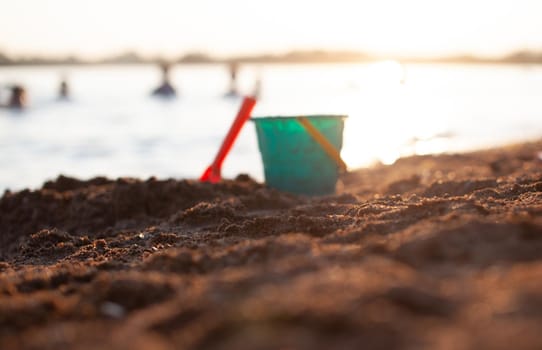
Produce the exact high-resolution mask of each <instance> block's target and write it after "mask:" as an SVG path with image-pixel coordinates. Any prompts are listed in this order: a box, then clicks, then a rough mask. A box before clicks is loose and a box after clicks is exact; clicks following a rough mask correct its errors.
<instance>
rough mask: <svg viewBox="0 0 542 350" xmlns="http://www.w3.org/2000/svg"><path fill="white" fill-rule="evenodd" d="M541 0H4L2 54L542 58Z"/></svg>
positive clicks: (0, 25)
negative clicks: (540, 54) (527, 53)
mask: <svg viewBox="0 0 542 350" xmlns="http://www.w3.org/2000/svg"><path fill="white" fill-rule="evenodd" d="M541 15H542V0H331V1H320V0H11V1H8V0H0V52H5V53H7V54H9V55H12V56H24V55H35V54H37V55H44V56H51V57H54V56H64V55H72V54H73V55H76V56H79V57H83V58H99V57H104V56H107V55H111V54H117V53H121V52H126V51H136V52H138V53H141V54H143V55H145V56H155V55H159V56H165V57H175V56H179V55H182V54H185V53H187V52H194V51H199V52H205V53H209V54H214V55H218V56H224V57H226V56H231V55H237V54H256V53H280V52H286V51H290V50H305V49H307V50H309V49H330V50H334V49H339V50H356V51H363V52H367V53H372V54H378V55H398V56H441V55H455V54H475V55H480V56H499V55H503V54H506V53H509V52H511V51H515V50H523V49H528V50H542V24H541V23H540V18H541Z"/></svg>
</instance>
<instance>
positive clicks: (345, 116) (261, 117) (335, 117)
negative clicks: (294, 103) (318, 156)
mask: <svg viewBox="0 0 542 350" xmlns="http://www.w3.org/2000/svg"><path fill="white" fill-rule="evenodd" d="M297 118H312V119H319V118H334V119H346V118H348V115H346V114H307V115H303V114H299V115H273V116H254V117H251V118H250V121H252V122H257V121H260V120H276V119H285V120H289V119H297Z"/></svg>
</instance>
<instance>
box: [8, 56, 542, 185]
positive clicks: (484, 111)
mask: <svg viewBox="0 0 542 350" xmlns="http://www.w3.org/2000/svg"><path fill="white" fill-rule="evenodd" d="M62 74H65V75H67V76H68V78H69V82H70V85H71V88H72V93H73V100H72V101H71V102H59V101H57V100H56V96H55V94H56V90H57V88H58V84H59V80H60V76H61V75H62ZM159 74H160V72H159V71H158V69H156V68H155V67H152V66H117V67H110V66H99V67H52V68H51V67H26V68H1V69H0V84H7V83H11V82H20V83H22V84H24V85H25V86H26V87H27V89H28V92H29V96H30V99H31V107H30V108H29V109H28V110H27V111H25V112H23V113H14V112H9V111H6V110H0V150H1V152H0V166H1V169H2V170H1V171H0V189H5V188H8V187H9V188H11V189H20V188H23V187H37V186H39V185H41V183H42V182H43V181H44V180H46V179H50V178H54V177H56V176H57V175H58V174H59V173H63V174H67V175H72V176H77V177H82V178H88V177H91V176H96V175H106V176H109V177H116V176H136V177H143V178H145V177H148V176H152V175H155V176H158V177H176V178H180V177H188V178H194V177H197V176H199V175H200V173H201V172H202V171H203V169H204V168H205V167H206V166H207V165H208V164H209V163H210V162H211V160H212V158H213V156H214V154H215V152H216V150H217V148H218V146H219V144H220V142H221V141H222V138H223V136H224V134H225V133H226V131H227V129H228V127H229V125H230V123H231V121H232V118H233V116H234V115H235V113H236V111H237V108H238V104H239V102H240V101H239V100H235V99H225V98H222V97H221V96H222V94H223V93H224V92H225V91H226V90H227V87H228V71H227V69H226V68H225V67H222V66H220V65H201V66H197V65H196V66H182V67H176V68H175V69H174V71H173V77H172V80H173V83H174V85H176V86H177V87H178V89H179V90H180V94H181V97H180V98H179V99H177V100H173V101H161V100H156V99H153V98H150V97H149V96H148V94H149V92H150V90H151V89H152V88H153V87H155V86H156V84H157V83H158V80H159ZM239 76H240V82H239V85H240V88H241V90H242V91H244V92H247V93H248V92H250V91H252V89H253V87H254V82H255V80H256V77H257V76H261V79H262V98H261V100H260V101H259V102H258V104H257V106H256V108H255V110H254V115H256V116H265V115H303V114H325V113H330V114H347V115H349V118H348V120H347V122H346V129H345V134H344V147H343V151H342V154H343V157H344V158H345V160H346V162H347V163H348V164H349V166H350V167H354V168H355V167H359V166H365V165H368V164H370V163H372V162H375V161H381V162H384V163H391V162H393V161H394V160H396V159H397V158H398V157H400V156H405V155H410V154H426V153H439V152H446V151H463V150H469V149H475V148H480V147H487V146H493V145H499V144H503V143H509V142H515V141H520V140H524V139H531V138H537V137H541V136H542V123H541V120H542V104H540V96H541V95H542V67H540V66H504V65H487V66H485V65H405V66H402V65H400V64H398V63H397V62H393V61H387V62H377V63H372V64H359V65H290V66H287V65H284V66H282V65H274V66H254V65H247V66H243V67H242V68H241V71H240V75H239ZM6 97H7V90H0V100H2V99H5V98H6ZM241 172H244V173H249V174H250V175H252V176H253V177H255V178H257V179H259V180H261V179H262V178H263V175H262V173H263V172H262V165H261V161H260V158H259V153H258V149H257V141H256V135H255V132H254V127H253V125H247V126H246V127H245V129H244V130H243V132H242V134H241V136H240V138H239V140H238V142H237V143H236V145H235V147H234V149H233V151H232V153H231V155H230V156H229V157H228V159H227V160H226V162H225V164H224V169H223V173H224V175H225V176H227V177H232V176H235V175H236V174H238V173H241Z"/></svg>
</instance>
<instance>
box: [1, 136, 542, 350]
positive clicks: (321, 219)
mask: <svg viewBox="0 0 542 350" xmlns="http://www.w3.org/2000/svg"><path fill="white" fill-rule="evenodd" d="M540 152H542V141H540V142H537V143H528V144H522V145H517V146H510V147H506V148H500V149H492V150H487V151H480V152H475V153H469V154H459V155H441V156H423V157H413V158H407V159H402V160H399V161H398V162H397V163H396V164H394V165H392V166H379V167H375V168H372V169H364V170H358V171H354V172H352V173H349V174H347V175H346V176H345V177H344V178H343V185H342V189H341V190H340V193H339V194H338V195H336V196H331V197H327V198H313V199H309V198H303V197H297V196H293V195H288V194H284V193H279V192H276V191H273V190H269V189H266V188H265V187H264V186H263V185H261V184H258V183H255V182H254V181H252V180H251V179H250V178H248V177H246V176H239V177H238V178H237V179H236V180H235V181H226V182H224V183H221V184H219V185H209V184H200V183H198V182H195V181H177V180H166V181H163V180H156V179H149V180H146V181H141V180H134V179H119V180H108V179H105V178H96V179H92V180H90V181H79V180H76V179H71V178H66V177H59V178H58V179H56V180H55V181H52V182H48V183H46V184H45V185H44V186H43V188H42V189H40V190H37V191H22V192H17V193H9V192H7V193H5V194H4V195H3V197H2V198H1V199H0V349H19V348H23V349H72V348H73V349H130V350H137V349H332V348H333V349H506V350H509V349H542V331H541V330H542V326H541V325H542V159H541V158H542V154H541V153H540Z"/></svg>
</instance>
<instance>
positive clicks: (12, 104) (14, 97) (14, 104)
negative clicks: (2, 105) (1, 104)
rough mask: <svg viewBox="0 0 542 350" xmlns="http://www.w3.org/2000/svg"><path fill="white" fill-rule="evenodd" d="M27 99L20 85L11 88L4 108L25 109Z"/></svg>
mask: <svg viewBox="0 0 542 350" xmlns="http://www.w3.org/2000/svg"><path fill="white" fill-rule="evenodd" d="M26 104H27V98H26V90H25V89H24V88H23V87H22V86H20V85H14V86H12V87H11V96H10V97H9V100H8V104H7V105H6V107H8V108H12V109H23V108H25V107H26Z"/></svg>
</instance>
